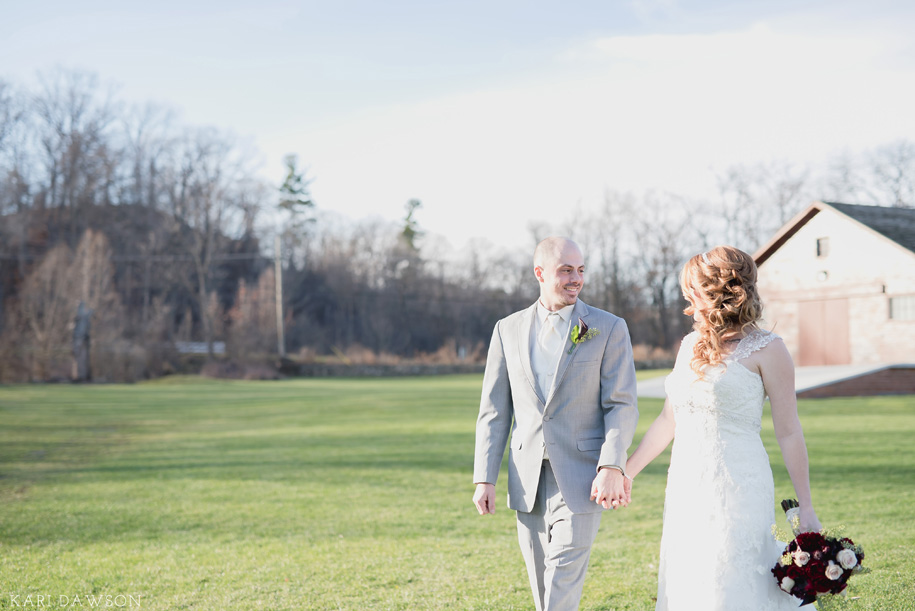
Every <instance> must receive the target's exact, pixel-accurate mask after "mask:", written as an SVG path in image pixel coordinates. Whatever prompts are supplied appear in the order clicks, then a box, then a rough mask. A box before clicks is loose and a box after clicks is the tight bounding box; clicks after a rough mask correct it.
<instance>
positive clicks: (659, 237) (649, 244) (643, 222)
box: [633, 194, 696, 348]
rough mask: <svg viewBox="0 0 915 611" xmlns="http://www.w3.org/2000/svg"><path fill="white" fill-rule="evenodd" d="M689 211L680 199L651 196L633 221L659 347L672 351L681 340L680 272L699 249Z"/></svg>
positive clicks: (655, 339) (637, 261)
mask: <svg viewBox="0 0 915 611" xmlns="http://www.w3.org/2000/svg"><path fill="white" fill-rule="evenodd" d="M688 212H689V210H688V208H687V207H686V206H685V205H684V202H683V201H682V200H680V199H677V198H674V197H671V196H657V195H654V194H648V195H646V196H645V197H644V199H643V201H642V203H641V205H640V206H639V207H638V212H637V216H636V217H635V218H634V219H633V229H634V232H633V233H634V236H635V238H636V244H637V249H636V253H635V258H634V261H635V264H636V266H637V268H638V270H639V272H640V273H641V276H642V283H643V285H644V288H645V291H646V294H647V296H648V298H649V300H650V302H649V305H650V307H651V308H652V309H653V311H654V316H653V320H654V325H655V331H656V337H655V338H654V341H653V342H651V343H653V344H654V345H656V346H662V347H664V348H670V347H671V346H673V345H674V342H675V341H676V340H677V339H679V337H680V331H681V329H679V328H677V321H680V320H681V319H682V316H680V313H679V311H678V310H679V308H677V307H675V306H674V304H679V299H678V295H679V294H680V289H679V272H680V268H681V267H682V265H683V263H684V261H685V260H686V259H687V258H688V254H691V253H692V252H693V251H694V250H695V248H696V246H695V244H694V241H695V240H694V238H695V236H694V234H693V233H692V232H690V230H689V225H690V223H689V218H688Z"/></svg>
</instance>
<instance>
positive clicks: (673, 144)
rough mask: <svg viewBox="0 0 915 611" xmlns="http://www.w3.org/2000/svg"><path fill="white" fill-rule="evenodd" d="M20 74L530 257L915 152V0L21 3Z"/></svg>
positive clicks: (432, 227)
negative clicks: (755, 189) (772, 182)
mask: <svg viewBox="0 0 915 611" xmlns="http://www.w3.org/2000/svg"><path fill="white" fill-rule="evenodd" d="M0 14H2V16H3V17H2V20H0V79H6V80H9V81H12V82H14V83H21V84H30V83H34V82H36V79H37V76H38V75H39V74H41V73H42V72H44V73H48V72H50V71H52V70H54V69H56V68H65V69H77V70H84V71H89V72H92V73H95V74H97V75H98V77H99V79H100V80H101V81H102V82H103V83H109V84H115V85H117V87H118V97H119V98H120V99H122V100H125V101H128V102H137V103H146V102H154V103H158V104H161V105H163V106H166V107H169V108H172V109H174V110H175V111H176V112H177V114H178V116H179V118H180V121H181V122H182V123H185V124H188V125H192V126H215V127H218V128H220V129H224V130H228V131H231V132H232V133H234V134H236V135H237V136H238V137H239V138H240V139H243V140H245V141H248V142H250V143H252V144H253V146H254V147H256V149H257V150H258V151H259V152H260V154H261V173H262V175H263V176H264V177H265V179H267V180H269V181H270V182H271V183H273V184H277V185H278V184H279V183H280V182H282V178H283V164H282V159H283V157H284V156H285V155H286V154H290V153H292V154H296V155H297V156H298V158H299V163H300V165H301V166H303V167H305V168H307V171H308V176H309V177H310V178H311V179H312V183H311V193H312V196H313V199H314V201H315V203H316V205H317V206H318V208H319V209H321V210H322V211H329V212H332V213H336V214H340V215H343V217H344V218H346V219H352V220H355V221H360V220H365V219H372V218H380V219H383V220H392V221H393V220H397V219H402V218H403V216H404V214H405V209H404V206H405V204H406V202H407V201H408V200H409V199H412V198H415V199H419V200H421V201H422V203H423V206H422V208H421V209H420V210H419V211H418V212H417V220H418V222H419V224H420V227H421V228H422V229H424V230H425V231H426V232H427V235H429V236H433V237H434V239H436V240H439V241H444V243H446V244H447V245H449V246H450V247H451V248H454V249H460V248H462V247H464V246H465V245H466V244H468V243H469V242H470V241H471V240H475V239H483V240H487V241H489V242H491V243H493V244H501V245H515V244H521V243H527V241H528V240H529V237H530V236H529V229H528V227H529V226H530V225H531V224H532V223H546V224H550V223H553V224H556V223H559V222H566V221H567V220H568V218H569V216H570V215H572V214H579V215H581V214H583V215H585V216H586V217H587V215H588V212H589V211H596V210H597V209H598V208H599V207H600V205H601V203H602V201H603V198H604V194H605V193H606V192H607V191H608V190H612V191H619V192H630V193H635V194H642V193H646V192H661V193H676V194H679V195H683V196H687V197H692V198H709V197H714V195H715V193H716V175H717V174H718V173H721V172H723V171H724V170H725V169H726V168H728V167H730V166H733V165H738V164H744V165H753V164H756V163H772V162H778V163H785V162H787V163H791V164H799V165H804V164H813V165H824V164H826V163H827V161H828V160H829V159H830V158H833V157H834V156H836V155H839V154H843V153H852V154H856V153H861V152H864V151H866V150H868V149H872V148H874V147H877V146H880V145H883V144H887V143H890V142H893V141H897V140H900V139H909V140H915V42H913V39H912V37H911V32H912V31H915V3H910V2H901V1H895V0H894V1H889V0H870V1H868V2H863V1H860V0H858V1H854V2H850V1H845V0H829V1H818V0H814V1H807V2H805V1H803V0H792V1H787V0H765V1H763V0H743V1H741V2H734V1H733V0H582V1H570V2H566V3H558V2H555V1H550V2H547V1H542V0H525V1H522V0H511V1H502V0H488V1H481V0H462V1H461V2H457V1H454V2H437V1H435V0H423V1H420V0H414V1H411V0H387V1H386V2H378V1H370V0H355V1H349V0H337V1H333V0H326V1H324V2H288V1H279V0H260V1H259V2H256V3H255V2H239V1H235V0H222V1H220V2H212V1H208V0H200V1H195V2H188V1H187V0H185V1H182V2H176V1H173V0H159V1H157V2H144V3H140V2H124V1H123V0H118V1H113V2H112V1H99V0H81V1H80V2H72V1H70V0H67V1H56V0H55V1H44V0H33V1H30V2H21V1H13V0H0Z"/></svg>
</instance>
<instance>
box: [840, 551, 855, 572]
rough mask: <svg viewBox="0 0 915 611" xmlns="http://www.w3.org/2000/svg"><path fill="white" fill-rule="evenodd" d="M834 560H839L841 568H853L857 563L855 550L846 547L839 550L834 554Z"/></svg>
mask: <svg viewBox="0 0 915 611" xmlns="http://www.w3.org/2000/svg"><path fill="white" fill-rule="evenodd" d="M836 560H838V561H839V564H840V565H842V568H843V569H853V568H855V565H857V564H858V557H857V556H855V552H853V551H852V550H850V549H848V548H845V549H843V550H840V551H839V553H838V554H836Z"/></svg>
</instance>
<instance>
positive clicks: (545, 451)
mask: <svg viewBox="0 0 915 611" xmlns="http://www.w3.org/2000/svg"><path fill="white" fill-rule="evenodd" d="M584 271H585V266H584V257H583V256H582V253H581V250H580V249H579V248H578V245H577V244H575V242H572V241H571V240H568V239H566V238H557V237H551V238H547V239H546V240H544V241H542V242H541V243H540V244H538V245H537V249H536V250H535V252H534V275H535V276H536V277H537V281H538V282H539V283H540V299H539V300H538V301H537V303H535V304H533V305H532V306H530V307H529V308H527V309H525V310H522V311H520V312H515V313H514V314H512V315H510V316H508V317H507V318H504V319H502V320H500V321H499V322H498V323H496V327H495V330H494V331H493V336H492V341H491V343H490V346H489V355H488V356H487V360H486V373H485V374H484V376H483V396H482V399H481V401H480V414H479V417H478V418H477V431H476V450H475V454H474V475H473V477H474V483H475V484H476V491H475V492H474V495H473V502H474V505H476V508H477V511H479V512H480V514H481V515H483V514H488V513H494V512H495V483H496V479H497V476H498V474H499V467H500V465H501V463H502V456H503V454H504V452H505V445H506V442H508V440H509V434H510V437H511V449H510V450H509V457H508V506H509V507H510V508H512V509H514V510H515V511H516V512H517V522H518V540H519V543H520V545H521V554H522V555H523V556H524V562H525V564H526V565H527V572H528V576H529V578H530V582H531V589H532V590H533V593H534V602H535V603H536V606H537V611H571V610H575V609H578V603H579V600H580V599H581V592H582V586H583V585H584V579H585V572H586V571H587V569H588V558H589V557H590V555H591V544H592V543H593V542H594V538H595V537H596V535H597V529H598V526H599V525H600V518H601V513H602V511H603V510H604V509H610V508H613V509H615V508H617V507H622V506H625V505H626V504H628V502H629V491H630V489H631V480H628V479H627V478H626V477H625V474H624V472H623V469H624V465H625V464H626V450H627V449H628V448H629V444H630V443H631V442H632V436H633V434H634V433H635V426H636V422H637V421H638V409H637V407H636V394H635V391H636V386H635V368H634V366H633V362H632V345H631V343H630V340H629V331H628V329H627V327H626V323H625V322H624V321H623V320H622V319H621V318H618V317H616V316H614V315H613V314H610V313H608V312H604V311H603V310H599V309H597V308H593V307H591V306H588V305H585V303H584V302H582V301H580V300H579V299H578V295H579V293H580V292H581V289H582V287H583V285H584Z"/></svg>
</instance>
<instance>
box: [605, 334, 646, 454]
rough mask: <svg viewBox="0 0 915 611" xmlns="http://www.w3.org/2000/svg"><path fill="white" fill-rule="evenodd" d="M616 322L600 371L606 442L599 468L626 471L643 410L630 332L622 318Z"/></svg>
mask: <svg viewBox="0 0 915 611" xmlns="http://www.w3.org/2000/svg"><path fill="white" fill-rule="evenodd" d="M614 318H615V319H616V320H615V324H614V325H613V328H612V329H611V331H610V337H609V338H608V340H607V344H606V347H605V348H604V357H603V360H602V362H601V369H600V400H601V409H602V410H603V414H604V432H605V435H606V438H605V439H604V443H603V445H602V446H601V451H600V460H599V461H598V463H597V464H598V465H616V466H618V467H621V468H623V469H625V465H626V452H627V450H628V449H629V446H630V445H631V444H632V438H633V436H634V435H635V427H636V425H637V424H638V421H639V409H638V405H637V400H636V384H635V364H634V362H633V359H632V341H631V340H630V338H629V328H628V327H627V326H626V321H624V320H623V319H622V318H616V317H614Z"/></svg>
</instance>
